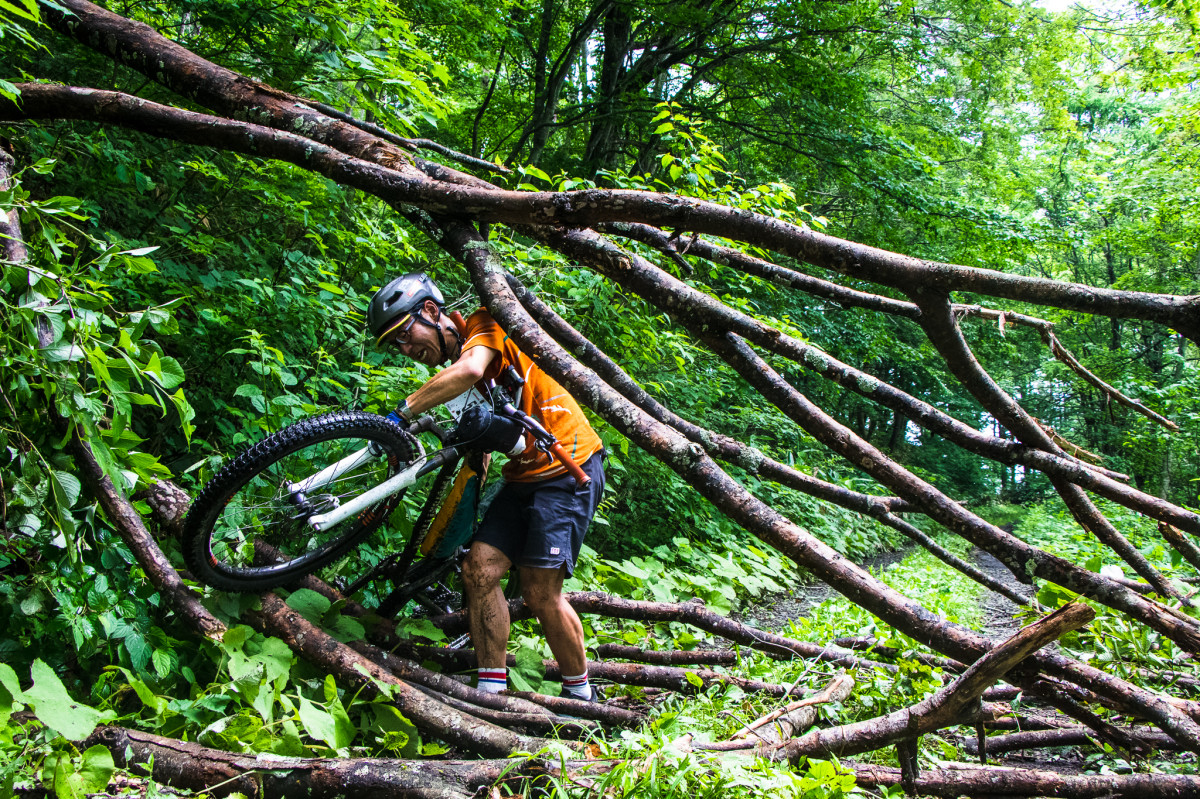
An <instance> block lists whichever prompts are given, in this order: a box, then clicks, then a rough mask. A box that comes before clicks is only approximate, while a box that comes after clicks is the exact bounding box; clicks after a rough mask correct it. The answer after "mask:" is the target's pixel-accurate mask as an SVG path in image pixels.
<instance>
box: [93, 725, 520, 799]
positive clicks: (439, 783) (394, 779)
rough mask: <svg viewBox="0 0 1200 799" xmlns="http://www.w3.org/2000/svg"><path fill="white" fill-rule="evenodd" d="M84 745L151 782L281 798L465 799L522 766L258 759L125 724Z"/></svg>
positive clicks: (475, 762) (492, 762)
mask: <svg viewBox="0 0 1200 799" xmlns="http://www.w3.org/2000/svg"><path fill="white" fill-rule="evenodd" d="M85 743H86V744H87V745H93V744H100V745H102V746H104V747H106V748H107V749H108V750H109V751H110V752H112V755H113V762H114V763H115V764H116V765H117V766H118V767H120V768H128V769H130V770H133V771H145V772H146V773H148V774H149V776H150V777H151V778H152V779H154V780H155V781H156V782H163V783H166V784H168V785H173V786H175V787H176V788H186V789H190V790H193V791H196V792H197V793H200V792H204V793H211V794H214V795H217V796H227V795H229V794H231V793H235V792H237V793H240V794H241V795H244V796H272V797H280V799H292V797H296V799H300V798H301V797H313V799H335V798H336V797H346V799H352V798H353V797H361V798H362V799H374V798H375V797H384V798H385V799H460V798H461V799H470V797H472V796H476V795H477V792H478V791H480V790H481V789H484V788H487V787H489V786H491V785H494V784H495V783H497V782H498V781H499V780H500V779H501V778H502V776H504V775H505V774H509V775H511V776H518V775H519V774H521V773H522V771H523V769H521V768H517V769H513V762H512V761H511V760H503V759H502V760H473V761H467V762H456V761H447V760H382V759H373V758H322V757H279V756H270V757H265V756H261V755H260V756H255V755H246V754H239V753H237V752H224V751H222V750H220V749H210V748H208V747H205V746H200V745H199V744H195V743H190V742H187V741H177V740H175V739H173V738H164V737H162V736H159V735H153V734H151V733H148V732H140V731H138V730H129V729H125V728H123V727H99V728H97V729H96V731H95V732H93V733H92V735H91V737H90V738H88V740H87V741H86V742H85ZM81 748H83V747H81Z"/></svg>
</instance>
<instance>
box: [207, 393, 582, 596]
mask: <svg viewBox="0 0 1200 799" xmlns="http://www.w3.org/2000/svg"><path fill="white" fill-rule="evenodd" d="M504 379H505V381H506V385H503V386H502V385H500V384H497V383H496V382H495V381H490V382H489V383H486V384H482V385H481V386H479V387H477V388H473V389H472V390H471V391H469V392H467V394H465V395H463V397H460V398H459V400H457V401H455V402H454V403H449V404H448V405H451V408H452V413H453V414H454V415H455V418H456V422H457V424H456V425H455V427H454V428H453V429H452V430H450V431H446V430H444V429H443V428H442V427H441V425H440V424H439V423H438V422H437V421H436V420H435V419H434V418H433V417H432V416H429V415H426V416H422V417H420V418H419V419H417V420H415V421H414V422H413V424H411V425H410V426H408V427H407V429H406V428H405V427H404V426H403V425H401V424H399V423H397V422H396V421H394V420H393V419H390V418H388V417H385V416H380V415H377V414H373V413H367V412H364V411H339V412H335V413H329V414H325V415H322V416H316V417H313V418H310V419H304V420H302V421H300V422H297V423H296V424H293V425H290V426H289V427H286V428H284V429H282V430H280V431H279V432H277V433H274V434H272V435H270V436H268V437H267V438H265V439H263V440H262V441H260V442H258V443H257V444H255V445H254V446H252V447H250V448H249V449H248V450H246V451H245V452H243V453H242V454H240V455H238V456H237V457H236V458H235V459H234V460H233V461H231V462H230V463H228V464H226V465H225V466H224V467H223V468H221V469H220V470H219V471H218V472H217V474H216V475H214V476H213V478H212V479H211V480H210V481H209V482H208V483H207V484H206V485H205V486H204V488H203V489H202V490H201V491H200V493H199V494H198V495H197V497H196V500H195V502H194V503H193V505H192V508H191V510H190V511H189V512H188V515H187V517H186V519H185V520H184V526H183V556H184V561H185V562H186V564H187V566H188V569H189V570H190V571H191V573H192V574H193V576H195V577H196V578H197V579H199V580H200V581H201V582H204V583H207V584H208V585H211V586H213V587H214V588H219V589H223V590H227V591H265V590H269V589H272V588H276V587H279V586H282V585H287V584H289V583H294V582H295V581H297V580H298V579H300V578H301V577H304V576H306V575H308V574H312V573H314V572H316V571H318V570H320V569H322V568H324V567H326V566H329V565H330V564H332V563H335V562H336V561H339V560H340V559H342V558H343V557H345V556H346V555H348V554H349V553H350V552H351V551H352V550H354V549H355V548H356V547H357V546H359V545H360V544H361V543H362V542H363V541H364V540H365V539H366V538H367V537H368V536H369V535H370V534H371V533H372V532H373V531H375V530H376V529H377V528H378V527H379V526H380V525H381V524H383V523H384V522H385V521H386V520H388V519H389V517H393V520H395V519H394V514H396V513H397V512H398V509H400V512H403V509H402V508H401V501H402V499H403V497H404V494H405V492H406V491H407V490H408V489H409V488H410V487H412V486H413V485H414V484H416V483H417V482H418V481H420V480H422V479H423V478H425V477H426V476H428V475H430V474H433V473H434V472H437V476H436V477H435V478H434V479H433V483H432V486H431V487H430V490H429V493H428V495H427V497H426V499H425V501H424V502H423V504H422V505H421V510H420V512H419V513H418V514H417V518H416V520H415V521H414V523H413V525H412V532H411V534H410V535H409V537H408V540H407V542H406V543H405V544H404V546H403V547H402V548H401V549H399V551H396V552H393V553H391V554H390V555H389V556H388V557H386V558H384V559H383V560H381V561H380V562H379V563H378V564H377V565H376V566H375V567H374V568H372V569H371V570H369V571H368V572H367V573H366V574H364V575H362V576H361V577H359V578H358V579H356V580H354V581H353V582H351V583H349V584H348V585H343V586H342V588H343V590H344V592H346V593H347V595H353V594H354V593H355V592H357V591H358V590H359V589H361V588H362V587H363V586H365V585H366V584H368V583H371V582H373V581H379V580H381V579H386V580H388V581H390V584H391V590H390V592H388V593H387V594H386V596H384V599H383V601H382V603H381V604H380V606H379V609H378V611H379V613H380V614H381V615H389V616H394V615H396V614H397V613H398V612H400V611H401V610H403V609H404V608H405V606H407V604H408V603H409V602H410V601H412V600H416V601H417V602H418V603H419V604H422V605H424V606H425V607H426V608H427V609H429V610H430V611H433V612H446V611H447V610H448V609H450V608H448V606H447V602H446V593H447V592H446V591H445V590H444V585H443V581H444V580H445V578H446V577H447V576H448V575H449V574H451V573H452V572H453V571H455V570H456V569H457V567H458V564H459V563H460V561H461V558H462V555H463V552H464V550H463V549H462V546H463V544H465V543H467V542H468V541H469V540H470V538H471V536H472V535H473V534H474V529H475V525H476V521H477V518H478V513H479V508H480V505H481V498H482V497H483V488H484V482H485V480H486V477H487V466H488V460H489V453H487V452H485V451H482V450H480V449H479V448H478V447H473V446H472V445H473V444H474V443H475V442H477V441H479V440H482V439H483V438H484V432H486V429H487V428H488V427H489V426H490V425H491V424H493V423H494V420H495V419H496V418H500V419H507V420H511V421H515V422H516V423H517V424H518V425H519V426H520V429H521V430H522V431H524V432H525V434H527V435H529V436H531V437H532V439H533V442H534V444H535V446H537V447H538V448H539V449H540V450H542V451H543V452H547V453H549V454H550V455H551V456H552V457H554V458H556V459H558V460H559V461H560V462H561V463H562V464H563V465H564V466H565V468H566V469H567V471H568V472H569V473H570V474H572V476H574V477H575V479H576V480H577V481H578V482H580V483H586V482H587V481H588V477H587V475H586V474H585V473H584V472H583V471H582V469H580V468H579V466H578V464H576V463H575V462H574V461H573V460H572V459H571V458H570V456H569V455H567V453H566V452H564V451H563V449H562V447H561V446H560V445H559V443H558V441H557V440H556V439H555V438H554V436H553V435H552V434H551V433H549V432H548V431H547V430H546V429H545V428H544V427H542V426H541V425H540V424H539V423H538V422H537V421H536V420H534V419H532V418H531V417H529V416H527V415H526V414H524V413H522V412H521V411H519V410H518V409H517V408H516V402H515V401H514V397H519V391H520V390H521V386H522V385H523V381H521V380H520V377H519V376H518V375H517V374H516V372H515V370H510V371H509V373H506V375H504ZM424 434H431V435H432V436H434V437H435V438H436V439H437V441H438V445H439V446H438V447H437V448H436V449H433V450H431V451H426V449H425V447H424V445H423V443H422V441H421V438H420V437H421V436H422V435H424ZM431 589H433V590H431Z"/></svg>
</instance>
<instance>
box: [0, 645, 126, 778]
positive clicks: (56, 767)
mask: <svg viewBox="0 0 1200 799" xmlns="http://www.w3.org/2000/svg"><path fill="white" fill-rule="evenodd" d="M30 676H31V677H32V680H33V684H32V685H30V686H29V687H28V688H27V689H25V690H22V689H21V687H20V682H19V680H18V677H17V673H16V672H15V671H13V669H12V667H10V666H9V665H7V664H5V663H0V754H2V755H3V761H4V765H2V766H0V792H2V793H4V794H5V795H10V796H11V795H12V792H13V783H14V782H15V781H16V780H18V779H20V780H30V779H33V780H34V781H37V782H40V783H41V784H42V785H43V786H44V787H46V788H47V789H49V790H52V791H54V794H55V796H57V797H58V799H79V798H81V797H83V796H85V795H89V794H95V793H99V792H101V791H103V790H104V788H106V787H107V786H108V782H109V779H110V778H111V777H112V774H113V771H114V770H115V767H114V765H113V758H112V754H111V753H109V751H108V749H106V748H105V747H103V746H101V745H99V744H97V745H94V746H91V747H89V748H87V749H85V750H83V751H80V750H79V749H78V748H77V747H76V746H75V744H74V743H73V741H82V740H83V739H84V738H86V737H88V736H89V735H91V734H92V731H93V730H94V729H95V728H96V725H97V724H99V723H101V722H102V721H108V720H111V718H112V716H113V714H112V713H111V712H100V711H98V710H96V709H95V708H92V707H89V706H87V705H85V704H83V703H81V702H77V701H76V700H75V699H73V698H72V697H71V695H70V694H68V693H67V690H66V688H65V686H63V684H62V681H61V680H59V678H58V675H56V674H55V673H54V671H53V670H52V669H51V668H50V667H49V666H47V665H46V664H45V663H43V662H42V661H41V660H35V661H33V667H32V672H31V675H30ZM26 707H28V709H29V711H30V713H31V714H32V716H33V718H32V719H29V720H22V721H18V720H17V719H15V718H14V717H13V715H12V713H13V712H14V711H18V710H23V709H24V708H26Z"/></svg>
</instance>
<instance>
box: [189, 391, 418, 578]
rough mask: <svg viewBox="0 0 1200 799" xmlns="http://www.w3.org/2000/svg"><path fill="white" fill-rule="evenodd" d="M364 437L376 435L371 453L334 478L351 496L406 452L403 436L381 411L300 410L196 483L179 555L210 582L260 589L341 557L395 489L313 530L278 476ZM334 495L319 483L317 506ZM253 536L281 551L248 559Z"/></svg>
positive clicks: (343, 451) (293, 475) (311, 469)
mask: <svg viewBox="0 0 1200 799" xmlns="http://www.w3.org/2000/svg"><path fill="white" fill-rule="evenodd" d="M368 444H375V445H377V448H378V449H379V450H380V454H379V457H377V458H374V459H372V460H370V461H369V462H368V463H366V464H363V465H362V466H361V467H359V468H356V469H355V470H353V471H352V472H349V473H347V475H345V476H340V477H339V478H338V480H337V481H335V482H338V483H342V482H346V483H350V482H354V483H355V485H353V486H349V485H347V486H346V487H347V488H349V489H350V490H347V491H346V492H345V493H344V494H342V495H341V496H353V495H356V494H358V493H361V492H362V491H363V490H365V489H366V488H369V487H370V486H373V485H377V484H378V483H380V482H382V481H383V480H384V479H386V478H387V477H389V476H391V475H392V474H395V473H396V472H397V471H399V470H400V468H401V467H402V466H403V465H404V464H405V463H407V462H409V461H410V460H411V459H412V457H413V451H414V440H413V438H412V436H411V435H409V434H408V433H407V432H405V431H404V430H403V428H401V427H400V426H399V425H397V424H395V423H394V422H391V421H389V420H388V419H386V418H384V417H382V416H377V415H375V414H372V413H365V412H362V411H340V412H336V413H329V414H325V415H323V416H317V417H313V418H311V419H305V420H303V421H300V422H297V423H296V424H293V425H290V426H289V427H285V428H284V429H283V430H280V431H279V432H277V433H274V434H272V435H270V436H268V437H267V438H265V439H263V440H262V441H260V442H258V443H257V444H255V445H254V446H252V447H250V448H249V449H248V450H246V451H245V452H243V453H242V454H240V455H238V456H237V457H236V458H235V459H234V460H233V461H231V462H230V463H228V464H227V465H225V466H224V467H223V468H222V469H221V470H220V471H219V472H217V474H216V475H215V476H214V477H213V478H212V480H210V481H209V482H208V484H207V485H205V486H204V488H203V489H202V490H201V492H200V494H199V495H198V496H197V497H196V501H195V502H194V503H193V504H192V508H191V510H190V511H189V512H188V515H187V518H186V519H184V524H183V558H184V562H185V563H186V564H187V566H188V569H189V570H191V572H192V574H193V575H194V576H195V577H196V578H197V579H199V580H200V581H202V582H204V583H207V584H208V585H211V586H213V587H214V588H219V589H222V590H225V591H239V592H240V591H265V590H268V589H271V588H277V587H279V586H281V585H286V584H287V583H290V582H293V581H295V580H297V579H299V578H300V577H303V576H305V575H307V574H311V573H312V572H314V571H316V570H317V569H320V568H322V567H324V566H326V565H328V564H330V563H332V562H334V561H336V560H337V559H339V558H341V557H342V556H343V555H345V554H346V553H347V552H349V551H350V550H351V549H352V548H353V547H355V546H356V545H357V544H358V543H359V542H360V541H361V540H362V539H363V538H364V537H365V536H367V535H368V534H369V533H371V532H372V531H373V530H375V528H377V527H378V526H379V525H380V524H381V523H382V522H383V521H384V520H385V519H386V518H387V517H388V516H389V515H390V514H391V512H392V511H393V510H394V509H395V508H396V506H397V505H398V504H399V503H400V500H401V499H402V497H403V495H404V492H403V491H400V492H398V493H396V494H393V495H392V496H390V497H387V498H385V499H383V500H381V501H380V502H378V503H377V504H375V505H373V506H371V507H370V508H368V509H367V510H365V511H363V512H361V513H359V514H358V515H357V516H355V517H354V518H352V519H347V520H346V521H344V522H342V523H341V524H339V525H337V526H336V527H334V528H333V529H331V530H330V531H327V532H323V533H315V532H314V531H313V530H312V529H311V528H310V527H309V526H308V525H307V524H306V523H305V521H304V519H303V518H297V510H298V509H297V506H296V505H295V504H294V503H292V502H291V501H290V499H289V497H288V494H287V492H286V489H285V488H284V486H286V484H287V483H288V482H293V481H297V480H300V479H303V478H304V477H306V476H308V475H311V474H313V473H315V472H316V471H319V470H320V469H321V468H324V467H325V466H328V465H329V464H331V463H334V462H336V461H337V460H339V459H341V458H343V457H346V455H348V454H349V453H351V452H355V451H357V450H360V449H362V448H363V447H364V446H367V445H368ZM323 488H324V487H323ZM341 488H343V486H338V488H337V489H335V490H341ZM341 496H338V495H336V494H332V493H328V492H326V493H323V494H320V495H318V496H316V497H315V498H314V501H315V502H316V503H322V504H318V506H317V508H316V509H317V510H325V509H328V508H331V507H336V506H337V504H338V503H339V502H340V501H341ZM256 540H264V541H266V543H268V544H270V545H271V546H272V547H275V548H277V549H279V550H280V551H281V552H282V554H283V557H284V558H285V559H284V560H283V561H282V562H274V563H266V564H264V563H261V562H258V561H256V560H255V558H254V553H253V549H254V546H253V544H254V542H255V541H256Z"/></svg>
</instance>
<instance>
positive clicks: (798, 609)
mask: <svg viewBox="0 0 1200 799" xmlns="http://www.w3.org/2000/svg"><path fill="white" fill-rule="evenodd" d="M914 548H915V547H911V546H910V547H905V548H903V549H896V550H892V551H890V552H881V553H879V554H877V555H872V556H871V557H869V558H867V559H866V560H864V561H862V562H861V563H860V564H859V565H860V566H862V567H863V568H864V569H867V570H868V571H871V572H874V573H876V574H878V573H880V572H883V571H887V570H888V569H890V568H891V567H892V566H893V565H895V564H897V563H899V562H900V561H902V560H904V558H906V557H908V555H909V554H910V553H911V552H912V551H913V549H914ZM968 557H969V558H970V560H971V562H972V563H973V564H974V566H975V567H976V568H978V569H979V570H980V571H982V572H984V573H985V574H987V575H988V576H990V577H992V578H993V579H995V580H997V581H1000V582H1003V583H1005V584H1007V585H1010V586H1013V587H1015V588H1018V589H1021V590H1025V587H1024V586H1021V584H1020V583H1018V582H1017V579H1016V578H1015V577H1013V575H1012V572H1010V571H1009V570H1008V569H1007V568H1005V567H1004V565H1003V564H1001V563H1000V561H998V560H996V559H995V558H994V557H992V556H991V555H989V554H988V553H987V552H984V551H983V550H981V549H972V550H971V552H970V554H969V556H968ZM835 596H837V592H836V591H834V590H833V589H832V588H830V587H829V586H828V585H826V584H825V583H819V582H818V583H810V584H807V585H801V586H798V587H797V588H796V589H794V590H793V591H790V592H788V593H786V594H774V595H771V596H770V597H765V598H763V599H760V600H759V601H757V602H752V603H749V604H747V605H744V606H742V607H740V608H738V609H737V610H735V611H734V612H733V614H732V617H733V618H734V619H736V620H738V621H741V622H744V623H746V624H749V625H751V626H754V627H758V628H760V629H763V630H771V631H779V630H780V629H782V628H783V627H784V626H785V625H786V624H787V623H788V622H789V621H791V620H792V619H798V618H802V617H804V616H807V615H808V614H809V612H810V611H811V610H812V609H813V608H814V607H816V606H817V605H820V604H821V603H822V602H824V601H825V600H827V599H832V598H833V597H835ZM980 609H981V610H982V611H983V614H982V624H981V628H980V632H982V633H983V634H984V635H987V636H989V637H991V638H995V639H997V640H1003V639H1005V638H1008V637H1009V636H1011V635H1012V634H1013V633H1015V632H1016V631H1017V630H1018V629H1020V626H1021V625H1020V624H1019V623H1018V622H1016V621H1015V620H1014V619H1013V614H1014V613H1016V611H1017V610H1018V606H1017V605H1016V604H1015V603H1013V602H1012V601H1011V600H1009V599H1008V598H1006V597H1003V596H1001V595H999V594H996V593H993V592H992V591H988V590H986V589H984V591H983V595H982V596H981V597H980Z"/></svg>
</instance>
